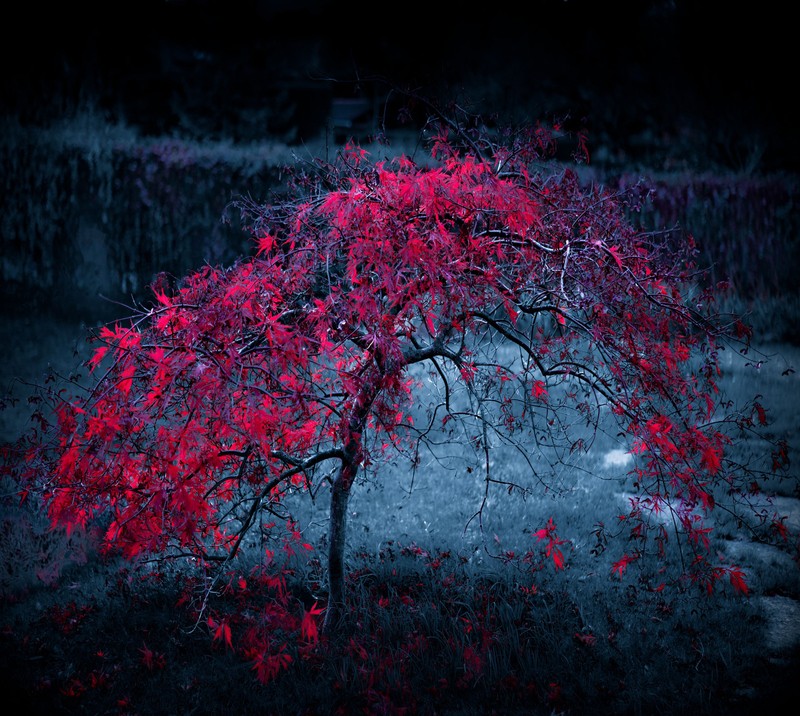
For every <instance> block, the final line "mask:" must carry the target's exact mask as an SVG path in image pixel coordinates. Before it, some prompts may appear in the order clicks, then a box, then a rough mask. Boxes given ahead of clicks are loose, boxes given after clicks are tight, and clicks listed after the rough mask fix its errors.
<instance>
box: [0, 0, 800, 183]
mask: <svg viewBox="0 0 800 716" xmlns="http://www.w3.org/2000/svg"><path fill="white" fill-rule="evenodd" d="M790 7H791V4H787V3H778V2H775V1H774V0H763V1H762V2H759V3H730V2H718V1H716V0H714V1H711V2H703V1H702V0H618V1H610V0H609V1H607V2H603V1H602V0H529V1H528V2H517V3H511V2H503V1H499V2H492V3H482V4H472V5H468V4H466V3H436V2H433V1H432V0H431V1H429V2H420V1H419V0H411V1H407V2H399V3H392V4H385V3H384V4H381V3H376V2H364V1H363V0H357V1H355V2H334V1H333V0H294V1H292V0H272V1H270V0H245V1H244V2H219V1H214V0H140V1H137V2H133V1H128V2H107V3H103V4H99V5H95V4H84V3H58V4H57V6H56V7H45V6H43V5H41V4H38V3H30V4H26V5H25V6H22V7H19V8H14V14H13V15H12V14H11V13H10V10H6V17H5V22H4V28H5V29H4V31H3V34H4V38H3V43H2V44H3V50H2V53H3V54H2V62H3V66H4V70H3V73H2V80H1V81H0V91H2V101H3V104H4V105H5V109H6V110H7V111H11V112H13V113H14V114H15V115H17V116H18V117H20V118H21V119H22V121H23V122H25V123H29V124H31V123H32V124H36V123H46V122H49V121H51V120H52V119H54V118H57V117H59V116H63V115H65V114H69V112H70V111H72V110H73V109H74V108H75V107H76V106H81V105H86V104H88V103H91V104H92V105H93V106H94V107H95V108H96V109H97V110H98V111H99V112H101V113H103V114H104V116H105V117H107V118H108V119H109V120H112V121H123V122H125V123H127V124H129V125H132V126H134V127H136V128H137V129H139V130H140V131H141V132H142V133H143V134H151V135H155V134H173V135H184V136H193V137H195V138H205V139H219V138H227V139H232V140H235V141H251V140H254V139H262V138H265V136H273V137H276V138H281V139H285V140H286V141H289V142H294V143H299V142H301V141H305V140H308V139H310V138H312V137H313V136H315V135H317V134H318V133H319V132H320V131H321V129H323V128H324V126H325V125H326V122H329V121H330V115H331V107H332V102H333V100H340V99H344V100H349V99H353V98H367V99H372V100H375V103H376V104H380V105H381V113H380V117H381V119H382V120H384V121H385V125H386V127H387V129H392V128H393V127H395V126H398V125H399V120H398V118H397V111H396V110H397V109H398V107H399V104H392V103H391V102H390V104H389V106H388V111H386V112H385V113H384V112H383V106H384V104H383V102H384V101H385V99H386V97H387V96H389V97H395V96H396V95H393V94H391V93H390V92H389V90H391V89H392V88H396V89H400V90H413V91H415V92H418V93H419V94H421V95H424V96H425V97H427V98H430V99H432V100H435V101H437V102H440V103H442V104H445V103H447V102H449V101H459V102H461V103H463V104H465V105H467V106H469V107H471V108H473V109H475V110H476V111H480V112H482V113H493V112H497V113H499V114H500V116H501V118H503V119H504V120H505V119H508V120H511V121H517V120H522V121H532V120H539V119H543V120H550V119H552V118H553V117H555V116H559V117H566V122H567V127H568V128H575V129H584V130H586V131H587V132H588V137H589V142H590V149H592V150H594V151H595V152H596V155H595V156H596V158H597V161H599V162H602V161H619V162H625V161H627V162H632V163H636V162H638V161H641V162H645V163H649V164H650V165H653V166H654V167H655V168H657V169H660V168H665V169H669V168H671V167H677V168H681V167H685V168H689V169H702V168H704V167H705V166H706V165H709V166H714V167H716V168H719V167H722V168H723V169H732V170H736V171H738V170H741V169H743V168H744V169H747V170H748V171H754V170H755V171H775V170H791V171H794V170H796V169H797V167H798V166H799V164H798V156H799V154H798V145H797V140H796V137H795V132H794V124H795V116H794V114H795V110H794V109H793V107H794V101H795V98H794V93H795V90H796V84H797V82H796V75H795V71H794V68H795V65H796V62H795V57H794V54H795V52H794V47H795V43H796V41H795V40H794V39H793V34H794V32H795V30H794V27H795V25H794V22H793V21H791V20H790V10H789V9H788V8H790ZM412 118H413V119H414V121H415V122H417V123H418V122H419V121H421V117H418V116H414V115H413V114H412Z"/></svg>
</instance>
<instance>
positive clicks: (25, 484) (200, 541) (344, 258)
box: [7, 118, 788, 634]
mask: <svg viewBox="0 0 800 716" xmlns="http://www.w3.org/2000/svg"><path fill="white" fill-rule="evenodd" d="M430 130H431V135H430V136H431V145H430V156H429V157H428V159H427V160H426V162H424V163H418V162H415V161H412V159H410V158H409V157H406V156H400V157H397V158H395V159H393V160H391V161H388V160H387V161H372V160H371V159H370V157H369V155H368V154H367V153H366V152H365V151H364V150H363V149H361V148H359V147H357V146H347V147H345V148H344V149H343V150H342V151H341V152H340V153H339V154H338V156H337V157H336V159H335V160H334V161H333V162H331V163H326V162H322V161H319V162H316V163H315V164H313V165H312V169H313V171H308V170H306V171H305V172H303V173H300V174H298V177H297V179H298V181H297V182H296V183H294V184H293V185H292V189H293V191H292V192H291V193H290V194H289V195H288V198H287V199H285V200H283V201H278V202H276V203H274V204H272V205H269V206H261V205H258V204H255V203H253V202H250V201H246V200H241V201H240V202H238V203H237V207H238V208H239V209H240V210H241V211H242V212H243V214H244V215H245V216H246V217H247V219H248V220H249V221H250V223H251V224H252V227H253V231H254V237H255V241H256V244H257V251H256V253H255V255H254V256H252V257H250V258H246V259H242V260H241V261H239V262H237V263H236V264H235V265H233V266H230V267H228V268H220V267H212V266H205V267H203V268H201V269H200V270H198V271H197V272H195V273H193V274H191V275H189V276H187V277H185V279H183V281H182V283H181V284H180V285H179V286H178V287H177V288H175V290H173V291H170V292H167V291H166V290H165V289H164V288H163V287H157V288H154V300H153V303H152V305H149V306H145V307H140V308H138V309H136V310H135V311H134V314H133V315H132V316H131V317H130V318H129V319H128V320H126V321H123V322H118V323H116V324H114V325H113V326H107V327H104V328H102V329H101V330H100V332H99V335H98V336H97V340H98V341H99V345H98V347H97V348H96V351H95V353H94V355H93V357H92V358H91V360H90V361H89V362H88V368H89V369H90V370H91V371H92V376H93V379H92V382H91V383H90V385H89V386H88V387H86V388H85V389H82V390H78V389H76V390H71V389H70V388H71V387H74V386H70V385H69V384H64V385H57V386H55V387H50V388H48V389H46V390H45V392H44V393H43V396H44V397H45V398H47V400H48V401H49V402H50V403H51V405H52V416H53V417H52V419H50V418H49V417H48V414H46V413H45V411H43V410H42V411H40V412H39V414H38V417H39V420H40V426H39V427H38V428H37V429H35V430H34V431H33V432H32V433H30V434H29V435H27V436H26V437H25V438H24V439H23V441H22V442H21V443H20V444H19V445H17V446H15V448H14V450H10V451H8V452H7V457H9V456H12V457H13V460H7V463H13V465H14V467H13V468H12V471H13V472H14V473H15V476H16V478H17V479H18V480H20V482H21V489H22V490H23V492H25V493H27V491H30V490H35V491H37V492H39V493H41V494H42V495H43V497H44V498H45V500H46V502H47V505H48V509H49V514H50V517H51V519H52V521H53V522H54V523H55V524H65V525H68V526H75V525H85V524H87V523H88V522H89V521H90V520H92V519H93V518H94V517H95V516H97V515H105V519H106V520H107V522H108V527H107V530H106V534H105V539H106V541H107V542H108V544H110V545H114V546H115V547H116V548H119V549H121V550H122V551H123V552H124V554H125V555H126V556H128V557H130V558H137V557H140V556H143V555H148V554H154V553H155V554H166V555H173V556H192V557H195V558H198V559H200V560H202V561H203V562H204V563H207V564H208V563H223V564H225V563H227V562H228V561H229V560H230V559H232V558H233V557H234V556H235V555H236V554H237V552H238V551H239V550H240V548H241V547H242V545H243V541H244V540H245V537H246V536H247V535H248V533H250V532H251V531H253V530H262V531H269V529H270V528H271V526H272V525H271V524H265V523H264V520H263V519H262V517H263V516H264V515H267V516H269V515H281V516H282V515H283V512H281V510H280V508H281V505H282V504H283V502H284V500H285V498H286V496H287V495H288V494H289V493H291V492H295V491H311V490H315V489H318V487H319V484H320V482H321V481H324V480H326V479H327V480H328V481H329V482H330V487H331V507H330V525H329V554H328V583H329V593H328V600H327V604H326V611H325V624H324V629H325V631H326V632H327V633H329V634H330V633H334V632H335V629H336V626H337V624H338V622H339V620H340V618H341V616H342V614H343V610H344V609H345V605H346V595H345V594H344V586H343V585H344V554H345V533H346V523H347V505H348V499H349V497H350V495H351V491H352V488H353V486H354V483H355V480H356V477H357V474H358V472H359V469H360V468H361V466H362V465H366V464H371V463H373V462H375V461H377V460H380V459H381V456H382V455H384V454H385V453H387V452H390V451H394V450H396V451H400V452H404V451H407V452H408V454H409V455H411V459H412V460H413V459H414V457H413V456H414V455H416V454H418V450H419V449H420V447H421V446H424V445H425V444H426V441H428V440H431V439H432V436H433V435H434V433H435V431H436V430H437V428H439V427H440V426H441V425H445V424H447V423H450V422H452V421H455V422H456V423H458V424H461V425H462V426H464V436H465V438H464V439H465V440H469V442H470V445H471V447H472V449H474V450H475V453H476V455H478V456H480V457H481V458H482V470H481V471H480V472H479V473H478V474H481V475H482V479H484V480H486V482H487V485H488V484H490V483H491V482H493V481H498V482H499V481H500V480H499V479H498V478H497V477H495V475H494V473H493V472H492V470H491V467H490V460H489V454H490V450H491V445H492V441H493V440H494V439H501V438H502V439H507V440H509V441H510V442H511V443H512V444H513V445H515V447H516V448H517V449H518V450H519V451H520V453H521V454H522V455H523V456H525V457H526V459H528V460H529V464H530V465H531V475H532V476H534V477H535V476H537V475H536V470H535V466H534V463H533V461H531V460H530V458H531V456H532V455H533V454H534V453H535V451H537V450H544V449H546V450H547V451H548V454H550V455H554V456H555V458H554V459H556V460H564V461H566V460H567V459H569V456H570V455H571V454H580V453H581V451H584V450H586V449H588V447H589V444H590V442H591V437H592V435H593V431H594V430H597V429H598V426H599V425H600V423H601V420H602V419H604V417H603V416H611V418H613V419H614V420H615V421H616V424H617V425H618V427H619V429H620V431H621V432H623V433H624V434H625V435H626V436H627V438H628V440H629V444H630V447H631V451H632V452H633V453H634V454H635V456H636V462H635V466H634V468H633V469H632V471H631V482H632V486H633V490H634V493H635V497H634V499H633V500H632V502H631V508H630V510H629V512H628V513H627V514H625V515H622V516H621V520H622V522H623V524H626V525H630V532H629V535H628V536H629V538H630V539H629V540H628V541H627V547H626V549H625V551H624V553H623V554H622V555H621V556H620V559H619V560H618V561H617V562H616V563H615V565H614V569H615V571H616V572H618V573H620V574H621V573H622V572H623V571H624V570H625V569H626V568H627V567H628V565H630V564H631V563H632V562H635V561H636V560H638V559H639V558H640V557H641V555H643V554H644V553H645V552H646V551H647V550H648V549H649V548H650V546H651V545H655V546H656V547H657V549H658V550H660V552H661V553H665V545H666V542H667V538H668V534H667V527H666V526H665V524H664V522H663V521H662V520H658V519H651V518H653V517H654V516H657V515H658V513H659V512H662V511H666V512H668V513H670V514H671V516H672V524H673V529H674V533H675V535H676V537H677V540H678V543H679V544H680V545H682V551H681V554H682V555H685V563H684V567H685V569H684V572H685V574H686V575H687V576H688V577H690V578H691V579H692V580H694V581H696V582H699V583H701V584H703V585H704V586H706V587H707V588H708V589H709V590H712V589H713V586H714V584H715V583H716V582H717V581H719V580H720V579H721V578H723V577H724V576H726V575H727V576H728V577H729V579H730V582H731V584H732V585H733V586H734V587H735V588H737V589H740V590H746V584H745V583H744V581H743V579H742V573H741V570H740V569H739V568H738V567H737V566H735V565H720V564H717V563H715V561H714V555H713V554H709V549H708V547H709V540H708V533H709V530H710V528H709V527H707V526H706V523H705V516H706V515H707V514H708V513H710V512H711V511H712V510H714V509H719V508H720V507H721V508H722V509H725V510H731V511H734V512H735V513H737V514H739V513H741V512H742V510H744V509H746V508H747V506H748V504H749V501H748V498H749V497H750V496H751V495H752V494H753V491H754V490H755V489H757V488H756V487H755V485H756V484H757V483H756V482H754V480H756V479H757V478H758V475H757V474H755V473H754V472H753V470H748V469H745V466H741V465H736V464H734V463H733V462H732V461H731V459H730V458H729V457H728V456H727V453H726V446H727V445H728V444H729V442H730V441H731V439H733V438H734V437H735V436H736V435H737V434H740V433H743V432H747V431H754V430H756V429H757V428H758V425H759V424H764V423H765V413H764V409H763V408H762V407H761V405H760V404H758V403H756V402H752V403H749V404H747V405H744V406H740V407H736V406H732V405H730V404H728V403H726V402H725V401H724V400H723V399H722V398H721V396H720V395H719V393H718V390H717V386H716V382H715V381H716V380H717V376H718V373H719V367H718V357H719V351H720V350H721V349H722V348H723V346H724V345H725V343H726V342H729V341H738V342H739V343H740V344H741V346H742V350H744V351H746V350H747V339H748V337H749V334H748V329H747V328H746V327H745V326H744V324H743V323H741V322H740V321H739V320H725V319H724V318H723V317H721V316H718V315H716V314H715V313H714V310H713V306H714V301H713V299H714V292H713V291H712V290H707V289H703V288H702V275H701V273H700V272H699V271H698V269H697V267H696V266H694V264H693V254H694V247H693V245H692V242H691V239H687V240H686V241H683V242H675V241H674V240H673V241H670V240H669V236H666V235H654V234H647V233H643V232H641V231H638V230H637V229H636V228H635V227H634V226H633V224H632V223H631V221H630V220H629V219H628V218H627V217H628V216H629V215H630V214H631V213H632V212H633V211H635V209H636V201H637V198H636V196H635V195H633V194H632V195H623V194H614V193H610V192H609V191H607V190H606V189H605V188H604V187H602V186H598V185H589V186H586V185H585V183H583V182H581V181H580V180H579V177H578V175H577V173H576V171H575V170H574V169H572V168H569V167H563V166H561V165H559V164H555V163H552V162H550V161H548V158H549V156H550V153H551V152H552V150H553V148H554V145H553V142H552V139H551V137H550V135H549V134H548V133H547V132H546V131H545V130H544V129H542V128H540V127H534V128H521V129H517V130H515V131H507V132H500V133H498V132H494V133H492V132H490V131H489V130H488V129H486V128H485V127H482V126H479V125H477V124H473V125H472V126H471V127H470V126H467V125H466V124H459V123H457V122H455V121H454V120H450V119H446V118H444V119H443V118H439V120H438V121H436V122H432V123H431V125H430ZM417 366H427V367H428V368H429V370H430V372H431V374H432V375H433V376H434V377H435V380H436V381H438V385H439V387H440V388H441V394H442V398H441V401H440V402H438V403H437V404H435V405H434V406H433V409H432V410H431V412H430V414H429V416H428V418H427V423H424V424H420V425H417V424H415V423H414V421H413V420H412V419H411V415H410V413H411V408H412V407H413V404H414V400H415V390H416V388H417V385H416V382H417V378H416V375H417V374H416V373H415V372H414V369H415V367H417ZM459 391H461V396H462V398H460V399H457V394H458V393H459ZM576 418H577V419H576ZM524 435H528V436H529V438H530V439H526V438H524V437H523V436H524ZM787 461H788V458H787V455H786V447H785V445H776V446H775V452H774V453H773V464H772V469H773V470H777V469H779V468H780V467H781V466H782V465H783V464H785V463H786V462H787ZM754 469H756V468H754ZM767 472H768V471H767ZM326 475H327V477H326ZM506 486H507V488H508V489H509V491H511V490H514V489H519V490H530V489H534V488H535V486H536V485H535V480H532V485H524V484H506ZM723 499H724V504H723V503H722V501H721V500H723ZM758 526H759V525H756V527H758ZM760 526H761V527H762V528H764V529H765V530H769V529H772V530H777V531H779V532H780V531H783V525H782V523H781V522H780V520H779V518H778V517H777V516H774V517H773V518H764V519H762V520H761V524H760ZM539 536H540V537H541V538H542V539H547V540H548V544H549V545H550V546H552V547H553V549H552V554H553V558H554V560H558V559H559V558H560V552H559V551H558V549H557V547H556V545H557V544H558V538H557V537H556V535H555V526H554V525H552V523H551V524H549V525H548V528H547V529H546V530H542V531H541V532H540V534H539ZM683 550H685V552H684V551H683ZM557 566H558V562H557Z"/></svg>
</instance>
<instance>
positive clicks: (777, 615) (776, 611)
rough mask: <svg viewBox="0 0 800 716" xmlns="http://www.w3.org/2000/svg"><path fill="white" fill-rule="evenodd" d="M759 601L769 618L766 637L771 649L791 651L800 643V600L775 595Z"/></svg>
mask: <svg viewBox="0 0 800 716" xmlns="http://www.w3.org/2000/svg"><path fill="white" fill-rule="evenodd" d="M759 603H760V604H761V609H762V610H763V613H764V616H765V618H766V620H767V628H766V633H765V634H764V638H765V641H766V645H767V648H768V649H770V651H774V652H782V651H791V650H792V649H794V648H796V647H797V646H798V645H800V602H798V601H797V600H796V599H791V598H790V597H783V596H780V595H774V596H769V597H760V598H759Z"/></svg>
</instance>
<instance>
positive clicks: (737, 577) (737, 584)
mask: <svg viewBox="0 0 800 716" xmlns="http://www.w3.org/2000/svg"><path fill="white" fill-rule="evenodd" d="M728 576H729V579H730V580H731V586H732V587H733V588H734V589H735V590H736V591H737V592H739V593H740V594H744V595H747V594H749V593H750V589H749V588H748V586H747V582H746V581H745V575H744V572H743V571H742V570H741V569H740V568H739V567H731V568H730V570H728Z"/></svg>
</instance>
